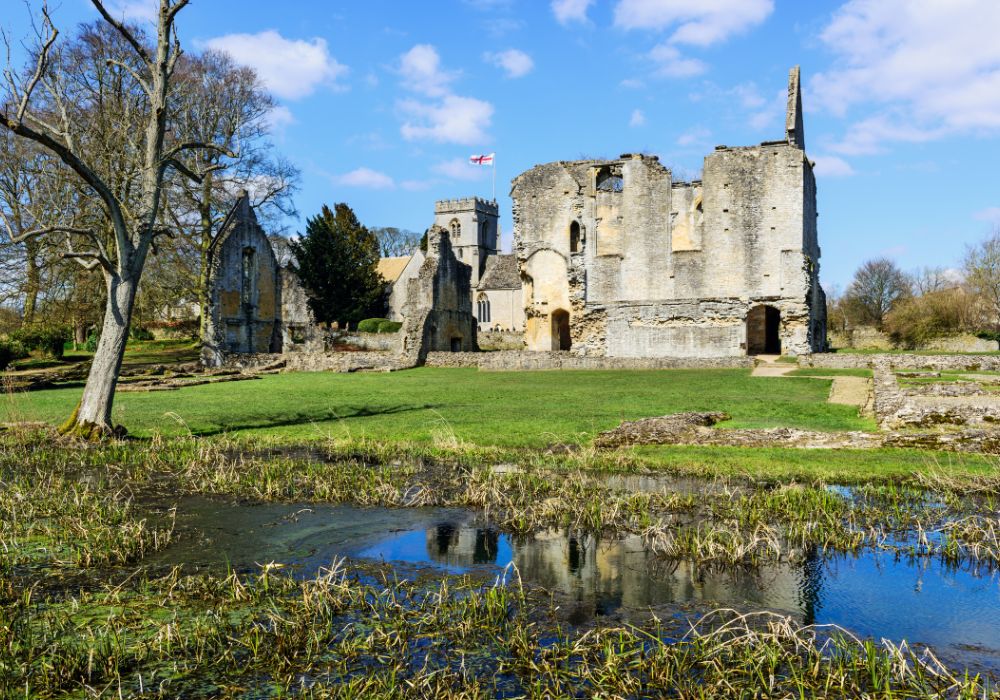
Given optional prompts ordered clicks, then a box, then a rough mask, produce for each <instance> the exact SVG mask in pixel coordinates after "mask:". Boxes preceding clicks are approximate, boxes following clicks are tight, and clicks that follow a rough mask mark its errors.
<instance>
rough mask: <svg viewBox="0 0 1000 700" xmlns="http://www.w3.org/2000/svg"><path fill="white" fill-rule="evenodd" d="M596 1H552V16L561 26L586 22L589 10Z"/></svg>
mask: <svg viewBox="0 0 1000 700" xmlns="http://www.w3.org/2000/svg"><path fill="white" fill-rule="evenodd" d="M593 4H594V0H552V14H554V15H555V16H556V21H557V22H559V24H571V23H573V22H586V21H587V10H588V9H590V6H591V5H593Z"/></svg>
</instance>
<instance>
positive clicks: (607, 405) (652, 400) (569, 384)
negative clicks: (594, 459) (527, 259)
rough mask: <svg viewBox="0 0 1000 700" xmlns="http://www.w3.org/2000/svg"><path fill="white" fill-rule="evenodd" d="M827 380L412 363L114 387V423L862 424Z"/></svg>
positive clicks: (530, 434)
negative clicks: (718, 419) (412, 366)
mask: <svg viewBox="0 0 1000 700" xmlns="http://www.w3.org/2000/svg"><path fill="white" fill-rule="evenodd" d="M829 391H830V382H828V381H823V380H816V379H787V378H777V379H776V378H769V377H751V376H750V373H749V371H748V370H742V369H739V370H665V371H595V372H583V371H576V372H478V371H476V370H472V369H431V368H422V369H416V370H409V371H405V372H396V373H392V374H382V373H360V374H333V373H294V374H281V375H270V376H265V377H264V378H262V379H257V380H251V381H244V382H233V383H225V384H215V385H208V386H199V387H192V388H187V389H181V390H178V391H168V392H153V393H124V392H123V393H119V395H118V397H117V398H116V402H115V412H116V415H115V420H116V422H119V423H121V424H123V425H125V426H126V427H127V428H128V429H129V430H130V432H131V433H132V434H133V435H137V436H149V435H151V434H153V433H161V434H163V435H177V434H187V432H188V431H190V432H192V433H194V434H196V435H215V434H220V433H251V434H266V435H267V436H272V437H279V438H281V439H287V440H295V441H301V440H311V439H323V438H328V437H352V438H371V439H375V440H381V441H386V440H393V441H396V440H404V441H410V442H435V441H441V439H442V438H445V437H448V436H452V435H453V436H454V437H455V438H457V439H459V440H461V441H464V442H469V443H472V444H475V445H480V446H489V445H497V446H507V447H513V446H517V447H543V446H547V445H550V444H553V443H564V442H569V443H580V442H584V443H586V442H589V440H590V439H591V438H592V437H593V435H594V434H595V433H597V432H598V431H601V430H608V429H610V428H613V427H615V426H617V425H618V424H619V423H620V422H621V421H622V420H635V419H638V418H646V417H649V416H660V415H664V414H668V413H676V412H678V411H720V410H721V411H726V412H728V413H729V414H730V415H732V416H733V420H732V421H731V422H730V423H727V424H726V425H727V426H729V427H776V426H788V427H800V428H811V429H817V430H865V429H872V428H874V425H873V424H872V423H871V422H870V421H869V420H867V419H862V418H859V417H858V416H857V411H856V410H855V409H854V408H852V407H850V406H839V405H832V404H828V403H826V398H827V395H828V394H829ZM79 396H80V389H53V390H46V391H39V392H32V393H28V394H21V395H16V396H11V397H9V399H8V400H7V401H6V410H7V412H8V413H9V414H10V417H9V419H17V420H42V421H48V422H51V423H58V422H59V421H61V420H63V419H65V418H66V416H68V415H69V414H70V412H71V411H72V410H73V407H74V406H75V404H76V402H77V400H78V399H79Z"/></svg>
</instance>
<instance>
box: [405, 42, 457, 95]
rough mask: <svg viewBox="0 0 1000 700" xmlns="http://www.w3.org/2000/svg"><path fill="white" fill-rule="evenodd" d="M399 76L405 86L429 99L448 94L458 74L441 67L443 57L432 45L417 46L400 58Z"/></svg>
mask: <svg viewBox="0 0 1000 700" xmlns="http://www.w3.org/2000/svg"><path fill="white" fill-rule="evenodd" d="M399 74H400V75H401V76H402V78H403V85H404V86H406V87H407V88H408V89H410V90H413V91H414V92H419V93H422V94H424V95H427V96H429V97H440V96H442V95H445V94H447V93H448V92H449V85H450V84H451V83H452V81H454V80H455V78H457V77H458V73H456V72H449V71H446V70H444V69H443V68H442V67H441V56H440V55H439V54H438V52H437V49H436V48H434V47H433V46H431V45H430V44H417V45H416V46H414V47H413V48H412V49H410V50H409V51H407V52H406V53H404V54H403V55H402V56H400V59H399Z"/></svg>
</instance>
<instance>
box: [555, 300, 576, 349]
mask: <svg viewBox="0 0 1000 700" xmlns="http://www.w3.org/2000/svg"><path fill="white" fill-rule="evenodd" d="M572 347H573V340H572V338H571V337H570V332H569V312H568V311H564V310H563V309H556V310H555V311H553V312H552V349H553V350H569V349H570V348H572Z"/></svg>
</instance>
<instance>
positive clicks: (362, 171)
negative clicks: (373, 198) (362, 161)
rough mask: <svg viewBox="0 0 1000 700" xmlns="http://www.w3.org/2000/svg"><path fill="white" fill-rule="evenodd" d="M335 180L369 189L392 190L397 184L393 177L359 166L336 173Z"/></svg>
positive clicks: (341, 183)
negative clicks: (342, 172) (349, 170)
mask: <svg viewBox="0 0 1000 700" xmlns="http://www.w3.org/2000/svg"><path fill="white" fill-rule="evenodd" d="M333 181H334V183H336V184H338V185H344V186H346V187H363V188H365V189H369V190H390V189H392V188H393V187H395V186H396V183H395V181H394V180H393V179H392V178H391V177H389V176H388V175H386V174H385V173H382V172H379V171H378V170H372V169H371V168H357V169H356V170H352V171H351V172H349V173H344V174H343V175H335V176H333Z"/></svg>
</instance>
